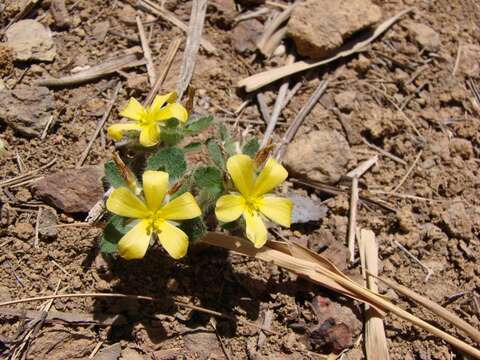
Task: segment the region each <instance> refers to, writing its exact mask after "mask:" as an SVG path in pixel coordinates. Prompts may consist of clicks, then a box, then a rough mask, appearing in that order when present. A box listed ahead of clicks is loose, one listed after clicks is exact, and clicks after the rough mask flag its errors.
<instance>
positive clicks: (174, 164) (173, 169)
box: [147, 147, 187, 180]
mask: <svg viewBox="0 0 480 360" xmlns="http://www.w3.org/2000/svg"><path fill="white" fill-rule="evenodd" d="M186 169H187V162H186V161H185V155H184V153H183V151H182V150H181V149H179V148H177V147H170V148H165V149H160V150H158V151H157V152H156V153H154V154H153V155H151V156H150V157H149V158H148V159H147V170H162V171H165V172H167V173H169V174H170V179H171V180H175V179H178V178H180V177H182V176H183V174H184V173H185V170H186Z"/></svg>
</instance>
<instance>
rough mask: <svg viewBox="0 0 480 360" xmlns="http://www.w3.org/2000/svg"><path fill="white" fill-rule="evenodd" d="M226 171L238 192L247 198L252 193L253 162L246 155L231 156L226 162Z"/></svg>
mask: <svg viewBox="0 0 480 360" xmlns="http://www.w3.org/2000/svg"><path fill="white" fill-rule="evenodd" d="M227 170H228V173H229V174H230V176H231V177H232V180H233V183H234V184H235V187H236V188H237V189H238V191H240V193H241V194H242V195H243V196H244V197H248V196H249V195H250V193H251V192H252V191H253V175H254V174H253V171H254V163H253V160H252V159H251V158H250V157H249V156H247V155H243V154H238V155H233V156H231V157H229V158H228V160H227Z"/></svg>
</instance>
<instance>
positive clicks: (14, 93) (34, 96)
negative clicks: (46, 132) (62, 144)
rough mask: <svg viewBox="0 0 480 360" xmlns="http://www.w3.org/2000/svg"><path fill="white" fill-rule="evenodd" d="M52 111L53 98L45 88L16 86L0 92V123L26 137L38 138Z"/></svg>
mask: <svg viewBox="0 0 480 360" xmlns="http://www.w3.org/2000/svg"><path fill="white" fill-rule="evenodd" d="M53 110H54V101H53V96H52V94H51V92H50V91H49V90H48V89H47V88H46V87H37V86H26V85H18V86H17V87H16V88H15V89H14V90H7V89H4V90H0V122H3V123H6V124H7V125H8V126H10V127H12V128H13V129H14V130H15V131H16V132H18V133H19V134H21V135H24V136H26V137H35V136H39V135H40V134H41V133H42V131H43V129H44V128H45V125H46V124H47V122H48V120H49V119H50V117H51V116H52V112H53Z"/></svg>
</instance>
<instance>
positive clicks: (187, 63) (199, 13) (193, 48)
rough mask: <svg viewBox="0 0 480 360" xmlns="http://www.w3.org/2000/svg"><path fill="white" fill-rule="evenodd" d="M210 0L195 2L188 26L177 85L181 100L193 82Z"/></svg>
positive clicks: (196, 0) (193, 2)
mask: <svg viewBox="0 0 480 360" xmlns="http://www.w3.org/2000/svg"><path fill="white" fill-rule="evenodd" d="M207 3H208V0H193V1H192V13H191V14H190V22H189V24H188V36H187V44H186V46H185V51H184V52H183V61H182V69H181V72H180V74H181V75H180V80H179V82H178V84H177V95H178V99H181V98H182V96H183V93H184V92H185V90H187V87H188V85H189V84H190V81H191V80H192V76H193V71H194V69H195V62H196V59H197V53H198V49H199V47H200V40H201V36H202V31H203V24H204V22H205V15H206V13H207Z"/></svg>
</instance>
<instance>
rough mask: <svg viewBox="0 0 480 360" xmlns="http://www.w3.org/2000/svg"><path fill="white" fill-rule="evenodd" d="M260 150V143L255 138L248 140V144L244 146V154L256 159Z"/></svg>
mask: <svg viewBox="0 0 480 360" xmlns="http://www.w3.org/2000/svg"><path fill="white" fill-rule="evenodd" d="M259 149H260V143H259V142H258V140H257V139H255V138H253V139H250V140H248V141H247V143H246V144H245V145H243V148H242V153H244V154H245V155H248V156H250V157H254V156H255V154H256V153H257V151H258V150H259Z"/></svg>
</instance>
